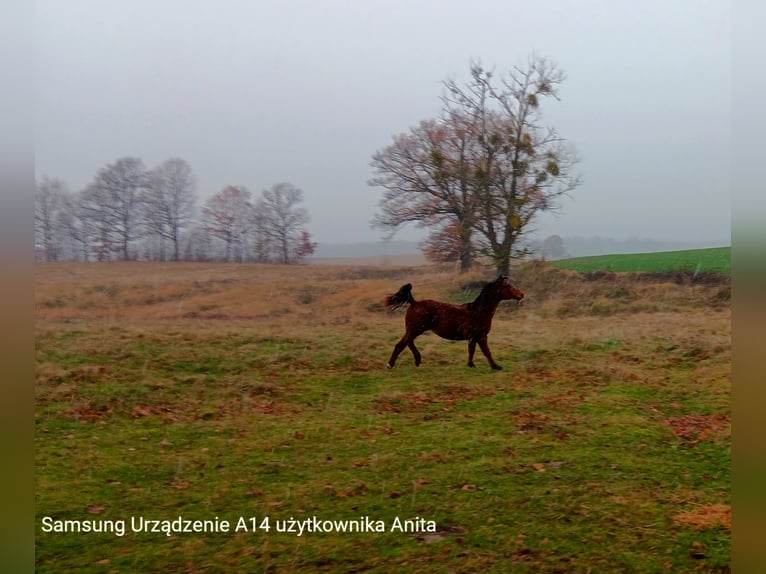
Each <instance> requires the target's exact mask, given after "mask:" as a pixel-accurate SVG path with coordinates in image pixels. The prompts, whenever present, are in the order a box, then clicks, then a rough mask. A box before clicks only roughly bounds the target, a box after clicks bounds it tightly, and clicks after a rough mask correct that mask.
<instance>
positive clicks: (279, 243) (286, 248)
mask: <svg viewBox="0 0 766 574" xmlns="http://www.w3.org/2000/svg"><path fill="white" fill-rule="evenodd" d="M302 202H303V190H301V189H300V188H298V187H295V186H294V185H292V184H290V183H277V184H274V185H273V186H272V187H271V189H267V190H264V191H263V195H262V196H261V199H260V200H259V201H258V203H257V204H256V212H257V213H258V218H259V224H260V226H261V227H260V229H262V230H263V232H264V233H265V234H266V236H267V238H268V241H269V244H270V246H271V248H272V250H273V253H275V255H276V258H277V261H278V262H280V263H294V262H297V261H298V260H299V259H302V258H303V257H305V256H306V245H307V242H308V245H310V244H311V242H310V240H308V239H307V238H305V237H304V235H303V233H304V231H305V230H304V229H303V226H304V225H305V224H306V223H307V222H308V219H309V217H308V211H306V209H305V208H304V207H302V206H301V203H302Z"/></svg>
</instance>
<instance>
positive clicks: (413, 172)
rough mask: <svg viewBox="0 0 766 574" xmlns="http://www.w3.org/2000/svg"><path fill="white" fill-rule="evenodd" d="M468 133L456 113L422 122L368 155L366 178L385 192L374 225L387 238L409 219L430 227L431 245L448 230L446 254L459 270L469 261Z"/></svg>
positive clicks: (471, 210) (471, 131)
mask: <svg viewBox="0 0 766 574" xmlns="http://www.w3.org/2000/svg"><path fill="white" fill-rule="evenodd" d="M474 131H475V126H473V125H472V123H471V122H470V121H469V118H466V117H465V116H461V115H460V114H457V113H452V114H450V116H449V119H448V120H424V121H422V122H420V124H419V125H418V126H417V127H415V128H412V129H411V130H410V133H408V134H401V135H398V136H395V137H394V141H393V143H392V144H391V145H389V146H388V147H386V148H385V149H383V150H381V151H378V152H377V153H375V155H373V157H372V162H371V165H372V167H373V169H374V170H375V172H376V176H375V177H373V178H372V179H370V181H369V182H368V183H369V184H370V185H373V186H379V187H383V188H384V190H385V191H384V192H383V198H382V199H381V201H380V212H379V213H378V214H377V215H376V217H375V218H374V219H373V222H372V224H373V226H374V227H379V228H382V229H385V230H387V231H388V232H389V233H388V237H391V236H393V234H394V233H395V232H396V231H397V230H398V229H399V228H400V227H402V226H403V225H405V224H407V223H410V222H415V223H417V225H418V226H420V227H426V228H432V229H435V231H434V232H433V235H432V236H431V238H430V239H429V240H428V241H427V243H428V244H429V245H431V246H432V247H433V246H435V245H436V244H443V233H444V230H445V229H449V230H450V231H451V232H454V233H455V241H454V242H451V243H450V245H451V248H452V249H453V253H451V254H450V255H449V256H447V257H448V258H451V257H452V256H453V255H457V257H458V259H459V260H460V268H461V270H462V271H466V270H468V269H469V268H470V266H471V262H472V259H473V248H472V242H471V237H472V233H473V227H474V226H473V221H472V219H473V217H474V214H475V207H474V201H475V198H474V195H473V193H472V190H471V187H470V180H469V177H470V170H471V162H472V161H473V158H472V151H471V148H472V147H473V145H474V140H475V135H474ZM430 253H431V255H432V256H435V253H434V252H433V251H430Z"/></svg>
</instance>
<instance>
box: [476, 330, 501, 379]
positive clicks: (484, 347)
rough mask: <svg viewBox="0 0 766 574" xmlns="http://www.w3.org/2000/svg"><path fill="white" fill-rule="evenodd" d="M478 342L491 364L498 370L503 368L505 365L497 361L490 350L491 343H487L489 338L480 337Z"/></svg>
mask: <svg viewBox="0 0 766 574" xmlns="http://www.w3.org/2000/svg"><path fill="white" fill-rule="evenodd" d="M478 343H479V348H480V349H481V352H482V353H484V356H485V357H487V360H488V361H489V366H490V367H492V368H493V369H494V370H496V371H501V370H503V367H501V366H500V365H498V364H497V363H496V362H495V359H493V358H492V353H490V352H489V345H487V338H486V337H484V338H482V339H479V341H478Z"/></svg>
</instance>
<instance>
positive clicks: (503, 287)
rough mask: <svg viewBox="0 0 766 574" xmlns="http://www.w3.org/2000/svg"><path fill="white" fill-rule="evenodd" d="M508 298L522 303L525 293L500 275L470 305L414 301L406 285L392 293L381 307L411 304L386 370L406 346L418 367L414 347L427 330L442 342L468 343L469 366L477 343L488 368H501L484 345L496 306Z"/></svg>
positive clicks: (416, 352)
mask: <svg viewBox="0 0 766 574" xmlns="http://www.w3.org/2000/svg"><path fill="white" fill-rule="evenodd" d="M507 299H515V300H516V301H518V302H519V304H521V301H522V300H523V299H524V293H522V292H521V290H520V289H519V288H518V287H516V286H515V285H513V284H512V283H510V282H509V281H508V278H507V277H504V276H503V275H501V276H500V277H498V278H497V279H495V280H494V281H492V282H491V283H487V284H486V285H485V286H484V288H483V289H482V290H481V293H479V295H478V296H477V297H476V299H474V300H473V301H472V302H471V303H465V304H463V305H453V304H451V303H442V302H441V301H433V300H431V299H423V300H422V301H415V299H413V298H412V284H410V283H407V284H406V285H402V287H401V288H400V289H399V291H397V292H396V293H394V294H393V295H389V296H388V297H386V298H385V300H384V304H385V305H386V307H388V308H390V309H397V308H399V307H401V306H402V305H406V304H407V303H409V304H410V307H409V309H407V313H406V314H405V316H404V326H405V329H406V330H405V332H404V336H403V337H402V338H401V339H400V340H399V342H398V343H397V344H396V345H395V346H394V352H393V353H391V358H390V359H389V360H388V368H389V369H391V368H393V366H394V364H395V363H396V358H397V357H398V356H399V353H401V352H402V351H403V350H404V347H409V348H410V351H412V354H413V356H414V357H415V366H418V365H420V351H418V349H417V347H415V343H414V341H415V338H416V337H418V336H420V335H422V334H423V333H425V332H426V331H433V332H434V333H436V334H437V335H439V336H440V337H442V338H444V339H450V340H452V341H465V340H468V366H469V367H475V366H476V365H474V363H473V354H474V352H475V351H476V344H477V343H478V344H479V348H480V349H481V352H482V353H484V356H485V357H487V360H488V361H489V365H490V366H491V367H492V368H493V369H496V370H500V369H502V368H503V367H501V366H500V365H498V364H497V363H496V362H495V360H494V359H493V358H492V354H491V353H490V352H489V347H488V346H487V335H488V334H489V330H490V328H491V327H492V317H493V316H494V314H495V310H496V309H497V305H498V303H500V301H504V300H507Z"/></svg>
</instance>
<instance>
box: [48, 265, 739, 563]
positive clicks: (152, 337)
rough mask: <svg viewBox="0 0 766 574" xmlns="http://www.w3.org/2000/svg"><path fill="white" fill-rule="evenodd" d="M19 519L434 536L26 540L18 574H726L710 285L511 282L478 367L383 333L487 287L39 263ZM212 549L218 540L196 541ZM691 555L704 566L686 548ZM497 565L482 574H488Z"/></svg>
mask: <svg viewBox="0 0 766 574" xmlns="http://www.w3.org/2000/svg"><path fill="white" fill-rule="evenodd" d="M36 274H37V276H36V293H35V301H36V315H37V318H36V335H37V340H36V346H37V364H36V400H37V404H36V421H35V422H36V433H37V434H36V464H37V479H38V484H37V496H38V503H37V504H38V515H56V516H59V517H62V516H63V517H83V516H85V517H87V516H90V515H91V514H90V513H91V512H95V511H96V510H94V509H97V512H98V513H99V515H102V516H105V517H111V518H114V517H125V516H127V515H129V514H139V513H143V514H147V513H152V512H154V513H155V514H159V516H158V517H159V518H174V517H176V516H177V515H178V514H179V513H182V514H184V515H189V516H190V517H193V518H209V517H210V516H211V515H214V514H216V513H220V514H221V515H227V516H228V515H229V514H232V513H238V514H260V515H263V514H270V515H272V516H282V517H283V518H287V517H289V516H291V515H294V516H296V517H303V516H307V515H308V516H310V515H311V514H317V515H319V516H321V517H323V518H331V517H335V518H348V517H358V516H359V515H365V514H367V515H374V516H380V517H383V518H385V519H387V520H390V519H391V518H392V517H393V516H400V517H401V518H407V517H414V516H416V515H417V516H421V517H423V516H425V517H428V518H431V517H433V518H434V519H435V520H436V521H437V524H438V532H437V533H432V534H428V535H423V534H419V535H407V536H394V535H381V536H373V535H370V536H367V537H361V538H360V537H348V536H347V537H342V536H326V535H325V536H314V537H302V538H296V537H286V536H284V535H282V536H276V535H274V536H252V535H251V536H236V537H235V536H228V537H218V538H215V539H213V538H209V537H207V538H206V537H204V536H196V537H189V536H187V537H177V538H173V539H171V540H165V539H164V538H151V537H144V538H138V537H135V536H134V537H125V538H124V539H115V538H114V537H112V538H108V537H107V538H104V537H101V538H98V537H93V536H91V537H87V538H84V537H82V536H79V537H78V536H69V537H67V536H51V535H44V536H43V535H39V534H38V537H37V557H38V558H37V559H38V564H37V565H38V570H39V571H66V570H74V569H78V570H80V571H83V570H84V571H104V568H105V567H104V564H106V563H104V562H100V561H103V560H108V561H110V562H109V564H111V566H108V567H106V568H107V569H108V568H112V569H113V570H114V571H136V569H138V570H143V571H168V572H183V571H199V572H215V571H221V570H228V571H245V570H249V571H264V572H267V571H297V570H302V571H336V572H342V571H349V570H354V569H355V570H357V571H363V570H371V571H380V572H385V571H391V569H392V568H394V569H396V570H398V571H402V572H438V571H455V572H461V571H463V572H469V571H481V570H485V571H488V572H491V571H498V572H500V571H504V570H503V569H504V568H506V567H507V564H513V566H514V571H519V572H562V571H585V570H586V569H587V568H592V569H593V571H599V572H609V571H646V572H649V571H678V572H685V571H698V570H707V571H719V572H720V571H726V568H727V565H728V560H729V547H730V541H729V530H728V528H729V526H728V524H729V522H727V521H726V516H725V515H726V512H725V508H728V507H727V505H728V503H729V498H730V481H729V461H728V452H729V448H730V441H731V436H730V418H729V417H730V408H729V396H730V383H729V364H730V309H729V304H728V297H727V289H728V285H727V284H726V283H725V282H724V281H723V280H721V282H715V281H713V282H710V283H705V284H684V283H679V282H676V281H664V280H663V281H660V282H652V281H647V280H646V279H645V278H641V279H639V278H635V277H630V276H609V277H606V278H602V279H599V280H589V279H587V278H584V277H582V276H579V275H577V274H576V273H572V272H567V271H557V270H555V269H552V268H549V267H545V266H537V265H532V266H526V267H524V268H519V269H517V270H516V272H515V273H514V274H513V279H514V280H515V281H516V282H517V283H518V284H519V286H520V287H521V288H522V289H523V290H524V291H525V293H526V294H527V298H528V301H526V302H525V304H524V305H522V306H517V305H513V304H510V303H503V304H501V306H500V308H499V310H498V313H497V316H496V319H495V322H494V323H493V329H492V332H491V334H490V338H489V340H490V346H491V348H492V350H493V354H494V355H495V358H496V359H497V360H498V362H499V363H500V364H502V365H504V366H505V370H504V371H502V372H500V373H495V372H492V371H491V370H490V369H489V368H488V366H487V364H486V362H485V361H484V359H483V357H481V356H480V355H479V356H478V357H477V359H478V360H477V368H476V369H468V368H466V367H465V362H466V358H467V357H466V345H465V343H455V342H449V341H444V340H442V339H439V338H437V337H435V336H433V335H424V336H423V337H421V338H419V339H418V346H419V348H420V349H421V352H422V353H423V365H422V366H421V367H419V368H417V369H416V368H415V367H414V365H413V364H412V358H411V355H409V351H405V354H404V355H403V356H402V357H401V358H400V361H399V363H397V367H396V368H395V369H393V370H388V369H386V368H385V361H386V360H387V358H388V356H389V354H390V352H391V348H392V346H393V344H394V342H395V341H396V340H397V339H398V338H399V336H400V335H401V333H402V328H403V320H402V314H403V311H402V310H400V311H396V312H393V313H389V312H387V311H385V310H384V309H383V308H382V306H381V305H380V303H381V301H382V299H383V297H384V296H385V295H386V294H388V293H391V292H393V291H395V290H396V289H398V288H399V286H400V285H401V284H403V283H405V282H411V283H412V284H413V293H414V295H415V297H416V298H421V299H422V298H437V299H443V300H450V301H460V300H469V299H470V298H472V297H473V296H474V295H475V294H476V292H477V291H478V285H479V284H480V282H481V281H482V280H485V279H490V278H491V277H492V274H491V273H487V274H484V273H481V272H478V271H477V272H473V273H471V274H469V275H465V276H460V275H456V274H454V273H452V272H448V271H446V270H443V269H437V268H432V267H393V266H387V267H364V266H333V265H309V266H302V267H280V266H267V265H227V264H187V263H181V264H150V263H115V264H98V265H97V264H93V265H77V264H46V265H40V266H38V268H37V270H36ZM211 542H215V543H211ZM693 544H698V545H704V551H703V550H702V549H701V548H702V547H701V546H700V547H699V548H698V547H696V546H694V547H693V549H694V552H695V553H696V554H693V555H690V553H689V550H688V549H689V548H690V547H691V546H692V545H693ZM493 569H494V570H493Z"/></svg>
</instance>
